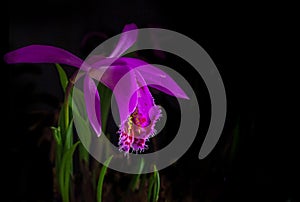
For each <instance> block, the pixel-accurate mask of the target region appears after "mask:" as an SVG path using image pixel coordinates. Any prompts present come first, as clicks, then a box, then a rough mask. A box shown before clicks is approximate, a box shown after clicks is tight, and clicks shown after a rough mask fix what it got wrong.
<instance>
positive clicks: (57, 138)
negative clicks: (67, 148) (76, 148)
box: [51, 126, 62, 145]
mask: <svg viewBox="0 0 300 202" xmlns="http://www.w3.org/2000/svg"><path fill="white" fill-rule="evenodd" d="M51 130H52V133H53V135H54V139H55V141H56V144H58V145H61V144H62V142H61V134H60V128H59V127H57V128H56V127H54V126H52V127H51Z"/></svg>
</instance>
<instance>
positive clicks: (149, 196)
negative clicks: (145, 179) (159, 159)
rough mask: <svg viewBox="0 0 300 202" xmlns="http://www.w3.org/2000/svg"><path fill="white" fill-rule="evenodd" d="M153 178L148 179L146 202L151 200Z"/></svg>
mask: <svg viewBox="0 0 300 202" xmlns="http://www.w3.org/2000/svg"><path fill="white" fill-rule="evenodd" d="M154 181H155V179H154V176H153V175H152V176H151V177H150V179H149V187H148V196H147V199H148V202H151V198H153V197H152V196H153V185H154Z"/></svg>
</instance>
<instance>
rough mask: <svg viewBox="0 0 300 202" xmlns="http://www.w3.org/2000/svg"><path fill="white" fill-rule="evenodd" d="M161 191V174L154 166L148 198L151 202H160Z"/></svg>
mask: <svg viewBox="0 0 300 202" xmlns="http://www.w3.org/2000/svg"><path fill="white" fill-rule="evenodd" d="M159 190H160V177H159V172H158V171H157V168H156V166H155V165H154V172H153V175H152V176H151V177H150V179H149V187H148V197H147V199H148V201H149V202H150V201H151V202H156V201H158V198H159Z"/></svg>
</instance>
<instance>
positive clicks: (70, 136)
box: [64, 119, 73, 151]
mask: <svg viewBox="0 0 300 202" xmlns="http://www.w3.org/2000/svg"><path fill="white" fill-rule="evenodd" d="M72 144H73V119H72V120H71V122H70V125H69V126H68V129H67V132H66V139H65V145H64V150H65V151H66V150H68V149H70V148H71V146H72Z"/></svg>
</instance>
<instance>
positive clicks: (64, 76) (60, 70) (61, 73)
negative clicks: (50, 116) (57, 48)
mask: <svg viewBox="0 0 300 202" xmlns="http://www.w3.org/2000/svg"><path fill="white" fill-rule="evenodd" d="M55 66H56V68H57V71H58V75H59V79H60V84H61V87H62V89H63V91H64V92H66V88H67V85H68V77H67V74H66V72H65V71H64V69H63V68H62V66H60V65H59V64H55Z"/></svg>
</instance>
